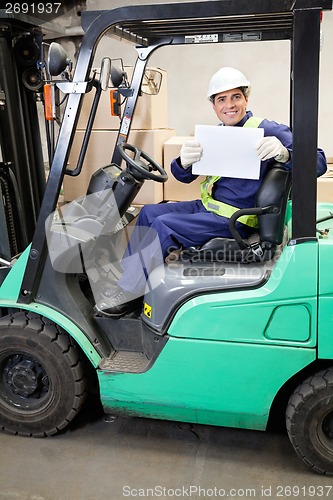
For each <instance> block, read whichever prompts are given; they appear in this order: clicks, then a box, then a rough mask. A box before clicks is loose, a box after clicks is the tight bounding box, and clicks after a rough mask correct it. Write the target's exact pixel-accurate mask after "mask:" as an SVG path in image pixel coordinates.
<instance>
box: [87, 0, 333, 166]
mask: <svg viewBox="0 0 333 500" xmlns="http://www.w3.org/2000/svg"><path fill="white" fill-rule="evenodd" d="M136 3H140V4H146V3H165V1H164V0H155V1H151V0H149V1H147V0H141V1H140V2H138V1H137V2H136ZM128 4H131V2H129V0H113V1H112V8H116V7H121V6H125V5H128ZM109 8H110V1H109V0H87V9H88V10H93V9H109ZM322 29H323V46H322V50H321V69H320V113H319V130H318V145H319V146H320V147H322V148H323V149H324V150H325V152H326V154H327V156H328V157H333V140H332V135H333V134H332V124H331V117H332V115H333V99H332V98H331V88H332V83H331V82H332V77H333V65H332V54H331V48H332V47H333V13H332V12H325V13H324V19H323V23H322ZM309 36H311V34H309ZM106 54H107V55H109V56H110V57H112V58H117V57H122V58H123V59H124V64H125V65H132V64H134V62H135V59H136V51H135V49H133V48H132V46H130V45H129V44H126V43H121V42H116V41H113V40H112V39H111V38H107V39H104V40H103V41H102V42H101V44H100V46H99V48H98V50H97V53H96V59H95V61H96V62H95V65H96V66H98V65H99V61H100V59H101V57H102V56H103V55H106ZM289 64H290V44H289V42H287V41H279V42H266V43H260V42H249V43H229V44H219V45H213V44H209V45H201V46H196V47H194V46H178V47H163V48H161V49H159V50H158V51H157V52H155V53H154V54H153V55H152V57H151V59H150V62H149V65H150V66H159V67H161V68H163V69H165V70H166V71H167V74H168V106H169V108H168V111H169V118H168V119H169V123H168V125H169V127H172V128H174V129H175V130H176V133H177V134H178V135H189V134H193V131H194V126H195V124H196V123H203V124H214V123H216V117H215V114H214V113H213V111H212V109H211V105H210V103H209V102H208V101H207V99H206V92H207V85H208V81H209V79H210V77H211V75H212V74H213V73H214V72H215V71H217V70H218V69H219V68H220V67H221V66H233V67H237V68H239V69H240V70H241V71H243V72H244V73H245V74H246V75H247V77H248V78H249V80H250V81H251V82H252V86H253V90H252V94H251V96H250V102H249V106H248V108H249V109H251V110H252V111H253V113H254V114H255V115H257V116H262V117H266V118H268V119H273V120H276V121H278V122H283V123H287V124H288V123H289ZM304 106H306V103H304Z"/></svg>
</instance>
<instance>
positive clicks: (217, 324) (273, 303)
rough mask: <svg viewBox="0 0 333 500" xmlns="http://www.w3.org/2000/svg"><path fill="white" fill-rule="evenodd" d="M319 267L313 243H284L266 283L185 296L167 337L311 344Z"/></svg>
mask: <svg viewBox="0 0 333 500" xmlns="http://www.w3.org/2000/svg"><path fill="white" fill-rule="evenodd" d="M317 269H318V243H317V242H316V241H311V242H307V243H303V244H302V245H295V246H288V247H285V248H284V250H283V252H282V255H281V257H280V259H279V261H278V262H277V264H276V266H275V268H274V270H273V272H272V274H271V276H270V278H269V279H268V281H267V282H266V283H265V284H264V286H262V287H260V288H257V289H250V290H240V291H231V292H221V293H214V294H209V295H202V296H199V297H195V298H193V299H191V300H189V301H188V302H186V304H184V306H183V307H182V308H181V309H180V310H179V311H178V312H177V314H176V316H175V318H174V320H173V322H172V324H171V326H170V328H169V335H171V336H174V337H184V338H198V339H199V338H205V339H211V340H218V341H221V340H225V341H228V342H251V343H262V344H265V345H294V346H304V347H315V346H316V342H317V286H318V282H317V274H318V273H317ZM245 271H246V270H245ZM288 325H289V328H288Z"/></svg>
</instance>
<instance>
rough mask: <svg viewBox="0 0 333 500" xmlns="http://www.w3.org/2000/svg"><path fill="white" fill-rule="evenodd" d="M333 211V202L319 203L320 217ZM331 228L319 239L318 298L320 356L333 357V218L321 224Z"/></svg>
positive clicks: (323, 226) (324, 357)
mask: <svg viewBox="0 0 333 500" xmlns="http://www.w3.org/2000/svg"><path fill="white" fill-rule="evenodd" d="M329 213H333V205H332V204H328V203H326V204H324V203H322V204H319V205H318V219H320V218H321V217H325V216H327V215H328V214H329ZM319 226H320V227H321V228H324V229H330V232H329V233H328V236H327V238H324V239H320V240H319V271H318V280H319V292H318V295H319V300H318V357H319V358H323V359H333V279H332V255H333V220H329V221H325V222H322V223H320V224H319Z"/></svg>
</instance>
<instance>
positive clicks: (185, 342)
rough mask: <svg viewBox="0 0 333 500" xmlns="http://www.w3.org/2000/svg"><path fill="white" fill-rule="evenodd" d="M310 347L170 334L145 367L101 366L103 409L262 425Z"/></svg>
mask: <svg viewBox="0 0 333 500" xmlns="http://www.w3.org/2000/svg"><path fill="white" fill-rule="evenodd" d="M315 357H316V353H315V350H314V349H306V348H293V347H288V346H285V347H282V346H273V345H271V346H265V345H254V344H247V343H235V342H224V341H223V342H214V341H211V340H193V339H192V340H189V339H178V338H171V339H170V340H169V341H168V343H167V344H166V346H165V348H164V349H163V351H162V353H161V354H160V356H159V358H158V360H157V362H156V363H155V364H154V365H153V367H152V368H151V369H150V370H148V371H147V372H145V373H141V374H128V373H127V374H126V373H106V372H99V383H100V392H101V399H102V403H103V406H104V409H105V411H106V412H110V413H116V414H117V413H120V414H125V415H136V416H141V417H150V418H161V419H168V420H179V421H185V422H196V423H201V424H209V425H222V426H228V427H242V428H248V429H259V430H264V429H265V428H266V425H267V419H268V415H269V411H270V407H271V404H272V402H273V399H274V397H275V395H276V393H277V392H278V390H279V389H280V387H281V386H282V385H283V384H284V382H285V381H286V380H288V379H289V378H290V377H291V376H292V375H294V374H295V373H296V372H298V371H299V370H301V369H302V368H303V367H305V366H307V365H308V364H309V363H311V361H313V360H314V359H315Z"/></svg>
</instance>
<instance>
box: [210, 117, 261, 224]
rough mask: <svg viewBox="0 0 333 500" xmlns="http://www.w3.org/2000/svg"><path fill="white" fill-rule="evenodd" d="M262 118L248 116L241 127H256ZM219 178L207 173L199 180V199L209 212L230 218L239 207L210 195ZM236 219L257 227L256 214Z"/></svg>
mask: <svg viewBox="0 0 333 500" xmlns="http://www.w3.org/2000/svg"><path fill="white" fill-rule="evenodd" d="M262 120H263V119H262V118H258V117H256V116H250V118H249V119H248V120H246V122H245V123H244V125H243V127H253V128H257V127H259V125H260V123H261V122H262ZM219 179H220V176H218V175H215V176H212V175H207V177H206V179H205V180H204V181H203V182H201V184H200V190H201V201H202V204H203V206H204V207H205V208H206V210H209V211H210V212H214V213H216V214H217V215H221V216H222V217H227V218H228V219H230V217H231V216H232V215H233V214H234V213H235V212H237V210H240V208H239V207H233V206H232V205H229V204H228V203H224V202H223V201H218V200H214V198H213V197H212V195H211V191H212V187H213V184H214V183H215V182H216V181H218V180H219ZM237 220H238V221H239V222H241V223H242V224H245V225H246V226H250V227H254V228H257V227H258V218H257V216H256V215H242V216H241V217H239V218H238V219H237Z"/></svg>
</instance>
